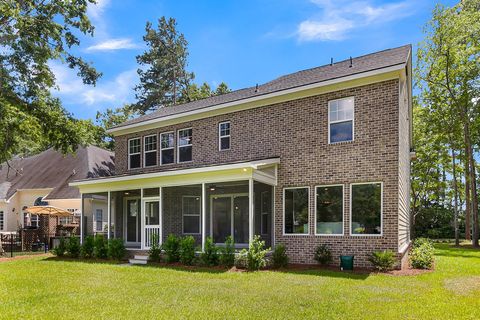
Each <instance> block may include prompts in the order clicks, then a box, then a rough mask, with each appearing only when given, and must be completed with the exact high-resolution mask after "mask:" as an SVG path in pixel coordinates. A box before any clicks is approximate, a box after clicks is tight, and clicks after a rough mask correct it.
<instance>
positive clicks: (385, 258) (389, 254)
mask: <svg viewBox="0 0 480 320" xmlns="http://www.w3.org/2000/svg"><path fill="white" fill-rule="evenodd" d="M368 261H370V262H371V263H372V264H373V266H374V267H375V269H377V270H378V271H381V272H385V271H390V270H392V269H393V267H394V266H395V263H396V262H397V260H396V257H395V253H394V252H393V251H391V250H385V251H374V252H372V254H371V255H370V256H369V257H368Z"/></svg>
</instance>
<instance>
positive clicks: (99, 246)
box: [93, 235, 108, 259]
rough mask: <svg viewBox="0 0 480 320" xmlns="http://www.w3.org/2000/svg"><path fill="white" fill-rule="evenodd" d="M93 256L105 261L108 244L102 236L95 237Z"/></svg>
mask: <svg viewBox="0 0 480 320" xmlns="http://www.w3.org/2000/svg"><path fill="white" fill-rule="evenodd" d="M93 256H94V257H95V258H97V259H106V258H107V257H108V243H107V242H106V241H105V238H104V237H103V236H102V235H96V236H95V240H94V246H93Z"/></svg>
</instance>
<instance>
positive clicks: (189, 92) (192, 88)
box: [179, 82, 231, 103]
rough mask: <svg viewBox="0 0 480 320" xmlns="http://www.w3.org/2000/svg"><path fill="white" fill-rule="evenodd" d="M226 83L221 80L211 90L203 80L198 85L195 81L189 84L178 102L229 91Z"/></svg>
mask: <svg viewBox="0 0 480 320" xmlns="http://www.w3.org/2000/svg"><path fill="white" fill-rule="evenodd" d="M230 91H231V90H230V89H229V88H228V85H227V84H226V83H225V82H222V83H220V84H219V85H218V87H217V88H216V89H215V90H212V89H211V87H210V85H209V84H208V83H206V82H204V83H203V84H202V85H201V86H200V87H199V86H197V85H196V84H195V83H192V84H191V85H189V86H188V87H187V88H186V90H184V91H183V92H182V95H181V96H180V100H179V102H180V103H187V102H192V101H196V100H200V99H205V98H208V97H212V96H218V95H222V94H225V93H228V92H230Z"/></svg>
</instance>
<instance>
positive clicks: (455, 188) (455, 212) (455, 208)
mask: <svg viewBox="0 0 480 320" xmlns="http://www.w3.org/2000/svg"><path fill="white" fill-rule="evenodd" d="M452 175H453V191H454V198H453V219H454V221H453V226H454V228H455V246H457V247H458V246H459V245H460V235H459V232H458V186H457V171H456V159H455V150H453V148H452Z"/></svg>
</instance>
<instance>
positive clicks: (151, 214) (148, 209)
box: [143, 199, 162, 249]
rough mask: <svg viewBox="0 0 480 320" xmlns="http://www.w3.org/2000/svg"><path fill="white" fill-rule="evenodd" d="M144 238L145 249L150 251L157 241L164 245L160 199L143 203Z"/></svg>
mask: <svg viewBox="0 0 480 320" xmlns="http://www.w3.org/2000/svg"><path fill="white" fill-rule="evenodd" d="M143 212H145V218H144V236H143V248H144V249H149V248H150V247H151V245H152V243H153V241H156V242H157V243H158V244H160V243H162V221H161V216H160V199H148V200H144V201H143Z"/></svg>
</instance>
